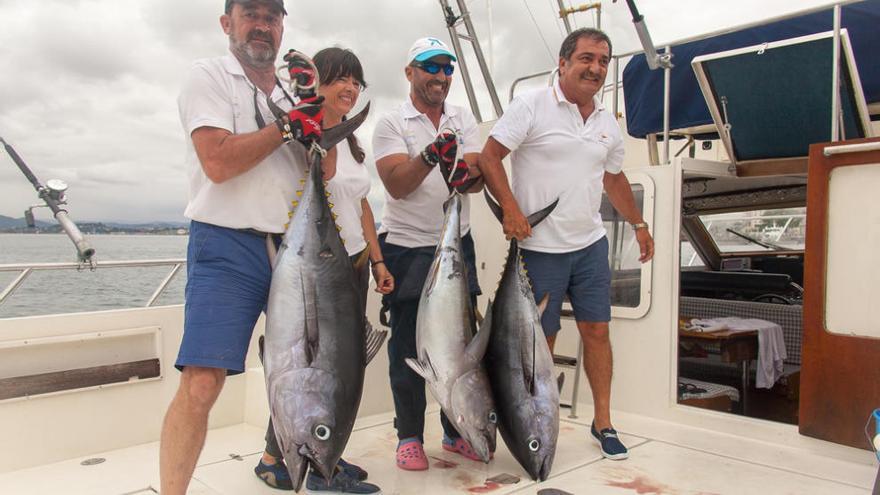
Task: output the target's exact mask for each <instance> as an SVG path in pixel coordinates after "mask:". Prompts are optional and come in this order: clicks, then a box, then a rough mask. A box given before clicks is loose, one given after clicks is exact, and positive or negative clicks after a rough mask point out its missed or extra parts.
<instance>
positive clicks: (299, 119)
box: [275, 96, 324, 148]
mask: <svg viewBox="0 0 880 495" xmlns="http://www.w3.org/2000/svg"><path fill="white" fill-rule="evenodd" d="M323 101H324V98H323V97H321V96H319V97H314V98H310V99H308V100H303V101H302V103H300V104H299V105H297V106H295V107H293V109H292V110H291V111H290V112H288V114H287V117H286V118H281V119H278V120H276V121H275V123H276V124H277V125H278V129H279V130H280V131H281V137H282V138H283V139H284V142H285V143H289V142H290V141H293V140H294V139H295V140H297V141H299V142H300V143H302V144H303V145H304V146H306V147H307V148H308V147H310V146H311V145H312V143H314V142H316V141H319V140H320V139H321V133H322V130H321V126H322V124H323V121H324V108H323V107H322V106H321V103H322V102H323Z"/></svg>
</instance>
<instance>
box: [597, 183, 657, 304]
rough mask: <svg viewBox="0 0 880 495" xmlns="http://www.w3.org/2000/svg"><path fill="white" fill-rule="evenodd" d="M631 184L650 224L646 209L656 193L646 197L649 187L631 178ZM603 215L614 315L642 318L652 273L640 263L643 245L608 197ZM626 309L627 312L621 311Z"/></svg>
mask: <svg viewBox="0 0 880 495" xmlns="http://www.w3.org/2000/svg"><path fill="white" fill-rule="evenodd" d="M630 182H631V186H632V191H633V198H634V199H635V203H636V206H638V207H639V210H640V211H641V212H642V215H643V216H644V217H645V218H646V220H647V221H648V222H649V223H650V217H651V215H650V209H651V207H650V205H646V201H652V198H653V189H651V192H650V193H649V194H646V192H645V189H646V188H645V185H643V184H640V183H638V180H637V179H633V178H630ZM652 186H653V185H652ZM646 198H647V199H646ZM646 207H647V209H648V210H649V211H648V213H646ZM600 213H601V215H602V221H603V223H604V225H605V230H606V231H607V232H608V262H609V265H610V266H611V306H612V313H613V314H615V316H621V317H633V318H637V317H640V316H641V314H642V313H643V311H646V310H647V303H649V301H648V300H647V299H648V295H647V290H646V288H645V286H646V284H647V283H650V272H649V271H648V272H646V267H645V265H643V264H642V263H640V262H639V243H638V242H637V241H636V237H635V232H634V231H633V229H632V226H630V225H629V223H627V221H626V219H624V218H623V217H622V216H621V215H620V214H619V213H618V212H617V210H615V209H614V207H613V206H612V205H611V202H610V201H609V200H608V197H607V196H606V195H604V194H603V196H602V205H601V207H600ZM614 308H617V309H616V310H615V309H614ZM624 308H625V309H626V310H624V311H620V310H621V309H624ZM636 308H638V310H637V311H635V312H634V311H633V310H635V309H636Z"/></svg>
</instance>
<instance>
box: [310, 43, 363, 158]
mask: <svg viewBox="0 0 880 495" xmlns="http://www.w3.org/2000/svg"><path fill="white" fill-rule="evenodd" d="M312 61H314V63H315V67H316V68H317V69H318V77H320V83H321V84H322V85H324V84H330V83H332V82H334V81H336V80H337V79H341V78H343V77H351V78H352V79H354V80H355V81H357V82H358V83H359V84H360V85H361V89H362V90H363V89H366V87H367V83H366V81H364V69H363V67H361V61H360V60H358V58H357V56H356V55H355V54H354V52H352V51H351V50H348V49H345V48H338V47H335V46H334V47H330V48H324V49H323V50H321V51H319V52H318V53H316V54H315V56H314V57H313V58H312ZM342 120H345V117H344V116H343V117H342ZM348 146H349V148H351V154H352V156H354V159H355V160H357V162H358V163H364V157H365V154H364V150H363V149H362V148H361V147H360V145H359V144H358V141H357V138H356V137H355V136H354V134H349V135H348Z"/></svg>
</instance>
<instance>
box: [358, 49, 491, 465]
mask: <svg viewBox="0 0 880 495" xmlns="http://www.w3.org/2000/svg"><path fill="white" fill-rule="evenodd" d="M455 61H456V57H455V55H454V54H453V53H452V52H451V51H450V50H449V48H448V47H447V46H446V44H445V43H443V41H441V40H439V39H437V38H432V37H428V38H421V39H419V40H416V42H415V43H413V45H412V47H411V48H410V50H409V53H408V55H407V58H406V66H405V69H404V73H405V74H406V78H407V80H408V81H409V83H410V94H409V98H407V99H406V101H405V102H403V104H402V105H401V106H400V107H399V108H397V109H396V110H394V111H393V112H391V113H389V114H387V115H385V116H383V117H382V118H381V119H380V120H379V122H378V123H377V124H376V127H375V130H374V134H373V153H374V155H375V158H376V168H377V170H378V172H379V177H380V178H381V179H382V183H383V184H384V186H385V189H386V193H385V197H386V205H385V211H384V213H383V218H382V227H381V228H380V230H379V244H380V246H381V247H382V252H383V253H384V255H385V263H386V266H387V267H388V269H389V270H390V271H391V273H392V275H393V276H394V279H395V281H396V284H395V285H396V287H395V289H394V292H392V293H391V294H388V295H386V296H384V297H383V300H382V305H383V312H384V311H385V310H386V309H387V310H389V312H390V314H391V339H390V340H389V341H388V356H389V361H390V365H389V368H390V369H389V374H390V376H391V391H392V394H393V396H394V410H395V414H396V418H395V421H394V425H395V427H396V428H397V437H398V440H399V443H398V447H397V466H398V467H399V468H401V469H405V470H413V471H420V470H425V469H428V459H427V457H426V455H425V450H424V448H423V445H422V444H423V442H424V436H423V433H424V428H425V382H424V380H423V379H422V377H421V376H419V375H418V374H416V373H415V372H414V371H413V370H411V369H410V368H409V366H407V365H406V363H405V361H404V360H405V359H406V358H416V339H415V335H416V316H417V312H418V305H419V296H420V294H421V291H422V286H423V285H424V283H425V280H426V278H427V275H428V269H429V267H430V265H431V260H432V259H433V257H434V250H435V249H436V246H437V244H439V242H440V233H441V229H442V226H443V217H444V213H443V203H444V202H445V201H446V199H447V198H448V197H449V194H450V191H451V188H453V187H456V188H459V189H462V188H467V187H469V186H468V185H469V184H471V181H469V180H468V178H469V177H473V178H475V177H478V176H479V173H480V172H479V169H478V168H477V158H478V156H479V151H480V147H481V146H480V141H479V133H478V130H477V122H476V120H475V119H474V116H473V115H471V113H470V112H468V111H466V110H465V109H463V108H461V107H458V106H455V105H450V104H448V103H446V96H447V95H448V93H449V87H450V85H451V84H452V76H453V73H454V72H455V66H454V65H453V62H455ZM459 152H460V153H459ZM459 155H461V156H462V158H461V159H459V158H458V156H459ZM481 188H482V183H481V182H480V181H477V183H476V184H474V185H472V186H470V189H469V190H467V191H466V192H477V191H479V190H480V189H481ZM469 219H470V201H469V198H468V197H464V198H463V199H462V212H461V233H462V246H463V251H464V258H465V262H466V264H467V271H468V282H469V286H470V291H471V294H472V295H473V296H474V299H476V295H477V294H479V293H480V288H479V285H478V283H477V271H476V266H475V255H474V241H473V238H472V237H471V235H470V225H469ZM440 419H441V423H442V425H443V431H444V439H443V448H444V449H446V450H449V451H453V452H458V453H460V454H462V455H465V456H467V457H469V458H471V459H478V458H477V457H476V455H475V453H474V452H473V449H471V447H470V445H468V444H467V442H465V441H464V440H463V439H462V438H461V437H460V435H459V434H458V432H456V431H455V428H454V427H453V426H452V424H451V423H450V422H449V420H448V419H447V418H446V417H445V416H444V415H442V413H441V418H440Z"/></svg>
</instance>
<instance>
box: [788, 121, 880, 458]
mask: <svg viewBox="0 0 880 495" xmlns="http://www.w3.org/2000/svg"><path fill="white" fill-rule="evenodd" d="M809 160H810V161H809V176H808V192H807V194H808V198H807V237H806V257H805V263H804V265H805V266H804V315H803V316H804V318H803V324H804V342H803V355H802V371H801V398H800V418H799V425H800V432H801V434H803V435H808V436H811V437H816V438H821V439H823V440H828V441H831V442H835V443H840V444H844V445H850V446H853V447H859V448H864V449H868V448H870V445H869V443H868V440H867V438H866V436H865V432H864V430H865V423H866V422H867V419H868V416H869V415H870V413H871V411H873V410H874V409H876V408H880V256H878V254H880V200H878V197H880V138H872V139H859V140H852V141H844V142H838V143H833V144H832V143H826V144H814V145H812V146H811V147H810V159H809Z"/></svg>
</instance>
